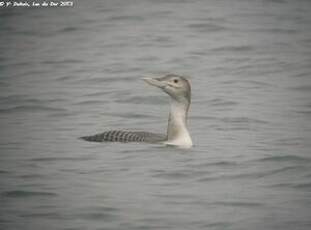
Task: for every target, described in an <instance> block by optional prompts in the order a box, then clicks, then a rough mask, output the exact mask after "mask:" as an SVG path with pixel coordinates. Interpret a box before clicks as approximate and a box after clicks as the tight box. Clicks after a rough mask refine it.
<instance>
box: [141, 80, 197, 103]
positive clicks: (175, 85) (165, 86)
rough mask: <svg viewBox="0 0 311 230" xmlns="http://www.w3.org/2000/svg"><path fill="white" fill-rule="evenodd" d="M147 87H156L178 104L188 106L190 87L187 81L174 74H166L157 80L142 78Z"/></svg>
mask: <svg viewBox="0 0 311 230" xmlns="http://www.w3.org/2000/svg"><path fill="white" fill-rule="evenodd" d="M143 80H144V81H145V82H147V83H148V84H149V85H152V86H156V87H158V88H160V89H162V90H163V91H164V92H166V93H167V94H168V95H170V96H171V98H172V99H174V100H176V101H177V102H180V103H187V104H190V101H191V86H190V82H189V80H188V79H186V78H185V77H183V76H179V75H176V74H167V75H165V76H164V77H159V78H150V77H146V78H143Z"/></svg>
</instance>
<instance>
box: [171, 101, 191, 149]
mask: <svg viewBox="0 0 311 230" xmlns="http://www.w3.org/2000/svg"><path fill="white" fill-rule="evenodd" d="M188 108H189V103H188V102H187V103H181V102H178V101H176V100H174V99H171V108H170V115H169V120H168V127H167V141H166V142H165V144H168V145H177V146H181V147H191V146H192V140H191V137H190V134H189V131H188V129H187V113H188Z"/></svg>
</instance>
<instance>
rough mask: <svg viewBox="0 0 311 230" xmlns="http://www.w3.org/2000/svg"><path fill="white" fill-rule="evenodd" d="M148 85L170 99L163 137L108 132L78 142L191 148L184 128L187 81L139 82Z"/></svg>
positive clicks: (176, 77) (188, 91) (172, 78)
mask: <svg viewBox="0 0 311 230" xmlns="http://www.w3.org/2000/svg"><path fill="white" fill-rule="evenodd" d="M143 80H144V81H145V82H146V83H148V84H149V85H152V86H155V87H158V88H160V89H162V90H163V91H164V92H165V93H167V94H168V95H169V96H170V102H171V103H170V113H169V119H168V127H167V134H166V135H162V134H156V133H150V132H143V131H123V130H110V131H106V132H103V133H99V134H96V135H93V136H84V137H81V139H83V140H86V141H93V142H146V143H159V144H165V145H172V146H179V147H191V146H192V139H191V137H190V134H189V131H188V128H187V117H188V111H189V107H190V103H191V86H190V81H189V80H188V79H186V78H185V77H183V76H179V75H176V74H167V75H165V76H164V77H159V78H149V77H148V78H143Z"/></svg>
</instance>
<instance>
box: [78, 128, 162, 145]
mask: <svg viewBox="0 0 311 230" xmlns="http://www.w3.org/2000/svg"><path fill="white" fill-rule="evenodd" d="M81 139H83V140H86V141H92V142H147V143H159V142H163V141H165V140H166V135H162V134H156V133H150V132H143V131H123V130H110V131H106V132H103V133H99V134H95V135H92V136H84V137H81Z"/></svg>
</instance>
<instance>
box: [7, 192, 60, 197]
mask: <svg viewBox="0 0 311 230" xmlns="http://www.w3.org/2000/svg"><path fill="white" fill-rule="evenodd" d="M2 195H3V196H6V197H12V198H19V197H20V198H22V197H31V196H57V194H56V193H52V192H37V191H26V190H12V191H6V192H3V193H2Z"/></svg>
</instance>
